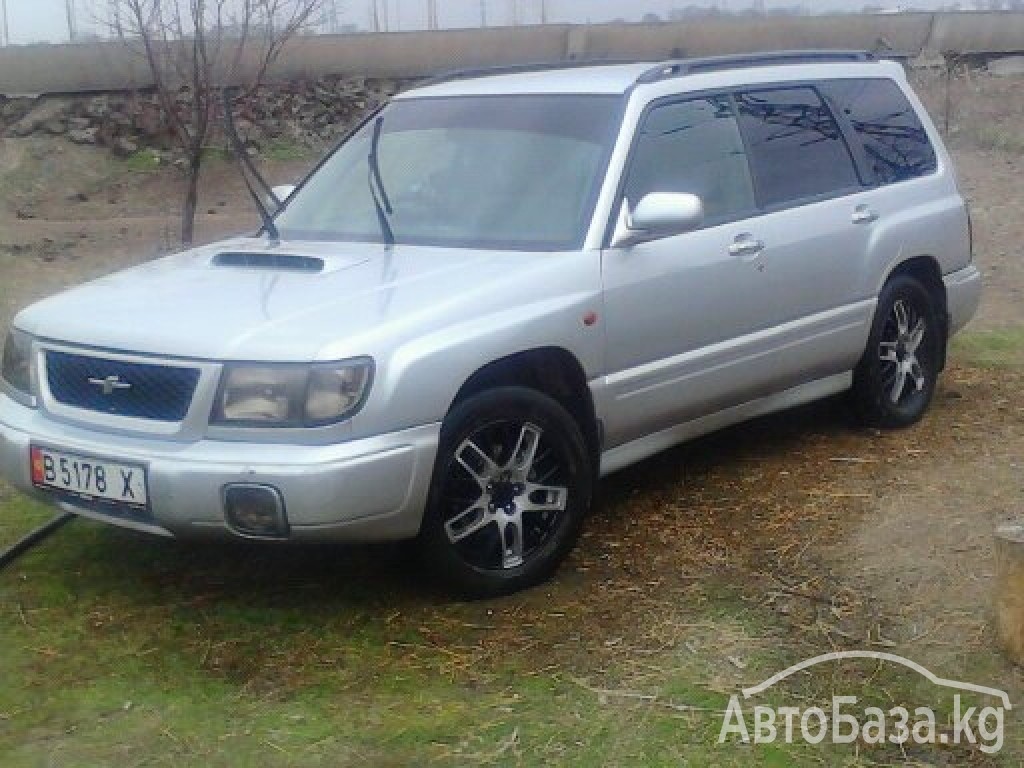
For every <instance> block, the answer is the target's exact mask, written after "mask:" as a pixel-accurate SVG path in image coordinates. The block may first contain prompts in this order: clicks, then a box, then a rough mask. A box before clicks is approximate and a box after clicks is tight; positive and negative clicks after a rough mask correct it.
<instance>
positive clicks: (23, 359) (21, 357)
mask: <svg viewBox="0 0 1024 768" xmlns="http://www.w3.org/2000/svg"><path fill="white" fill-rule="evenodd" d="M0 375H2V376H3V380H4V381H5V382H6V383H7V386H9V387H10V388H11V389H13V390H14V391H15V392H16V393H20V394H22V395H24V396H25V397H32V337H31V336H29V335H28V334H27V333H23V332H22V331H18V330H15V329H14V328H12V329H11V330H10V332H9V333H8V334H7V341H5V342H4V357H3V363H2V365H0Z"/></svg>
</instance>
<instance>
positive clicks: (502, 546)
mask: <svg viewBox="0 0 1024 768" xmlns="http://www.w3.org/2000/svg"><path fill="white" fill-rule="evenodd" d="M571 476H572V472H571V461H570V458H569V456H568V453H567V451H566V450H565V448H564V447H563V446H562V445H561V444H560V443H559V442H558V441H556V440H552V439H549V436H548V435H546V434H545V432H544V430H543V429H542V428H541V427H539V426H538V425H536V424H533V423H530V422H525V423H524V422H522V421H512V420H509V421H495V422H491V423H488V424H487V425H485V426H482V427H480V428H478V429H476V430H474V431H473V432H472V433H471V434H470V435H469V436H468V437H466V438H465V439H464V440H462V442H461V443H459V445H458V446H456V448H455V451H454V453H453V455H452V457H451V459H450V461H449V462H448V465H447V467H446V474H445V478H444V482H443V485H442V489H441V490H442V493H441V499H440V501H441V505H442V507H441V511H442V514H443V520H444V531H445V534H446V535H447V537H448V541H449V542H451V544H452V545H453V546H454V547H455V549H456V551H457V552H458V553H459V556H460V557H462V559H463V560H464V561H465V562H467V563H468V564H470V565H472V566H473V567H476V568H480V569H483V570H509V569H513V568H518V567H520V566H522V565H524V564H525V563H526V562H527V561H529V560H530V558H531V557H533V556H535V555H536V554H537V553H538V551H539V550H540V549H541V548H542V547H543V546H544V545H545V544H546V543H547V542H548V541H549V540H550V539H551V536H552V535H553V534H554V532H555V531H556V530H557V528H558V525H559V523H560V522H561V520H562V518H563V517H564V515H565V513H566V506H567V504H568V502H569V486H570V482H571Z"/></svg>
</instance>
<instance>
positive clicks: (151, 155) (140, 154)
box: [124, 149, 163, 173]
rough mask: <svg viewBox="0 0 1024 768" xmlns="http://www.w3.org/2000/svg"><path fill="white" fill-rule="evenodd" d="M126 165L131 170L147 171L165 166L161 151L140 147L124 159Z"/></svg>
mask: <svg viewBox="0 0 1024 768" xmlns="http://www.w3.org/2000/svg"><path fill="white" fill-rule="evenodd" d="M124 166H125V168H127V169H128V170H130V171H136V172H141V173H146V172H149V171H158V170H160V169H161V168H163V162H162V161H161V159H160V153H159V152H156V151H155V150H152V149H140V150H138V151H137V152H133V153H132V154H130V155H128V157H126V158H125V159H124Z"/></svg>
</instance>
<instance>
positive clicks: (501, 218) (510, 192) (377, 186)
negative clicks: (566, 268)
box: [276, 95, 622, 250]
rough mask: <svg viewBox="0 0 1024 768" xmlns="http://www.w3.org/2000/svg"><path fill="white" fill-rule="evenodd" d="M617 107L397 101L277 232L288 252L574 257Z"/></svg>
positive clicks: (320, 176)
mask: <svg viewBox="0 0 1024 768" xmlns="http://www.w3.org/2000/svg"><path fill="white" fill-rule="evenodd" d="M621 105H622V99H621V97H619V96H577V95H574V96H565V95H551V96H547V95H544V96H479V97H475V96H474V97H467V96H460V97H453V98H432V99H427V98H425V99H410V100H408V101H396V102H394V103H393V104H391V105H390V106H388V107H387V108H386V109H384V110H383V111H382V112H381V113H380V114H379V115H378V117H377V118H375V119H373V120H371V121H369V122H368V123H367V124H366V125H364V126H363V127H362V128H360V129H359V130H358V131H357V132H356V133H355V134H354V135H353V136H352V137H351V138H350V139H349V140H348V141H346V142H345V143H344V144H342V145H341V146H340V147H339V148H338V149H337V150H336V151H335V152H334V154H333V155H331V156H330V157H329V158H328V159H327V160H326V161H325V162H324V163H323V165H321V167H320V168H319V169H318V170H317V171H316V172H315V173H314V174H313V175H312V176H311V177H310V178H309V179H308V180H307V181H306V183H305V184H304V185H303V186H302V187H301V188H300V189H299V190H298V192H296V193H295V196H294V197H293V198H292V199H291V200H289V202H288V205H287V207H286V208H285V209H284V210H283V211H281V213H280V214H279V215H278V216H277V218H276V223H277V227H278V230H279V231H280V233H281V237H282V238H285V239H294V240H351V241H362V242H386V241H388V240H390V238H391V235H392V234H393V237H394V242H396V243H408V244H415V245H444V246H454V247H466V248H488V249H509V250H567V249H572V248H577V247H579V246H580V245H581V244H582V240H583V237H584V235H585V230H586V226H587V223H588V222H589V219H590V214H591V210H592V209H593V205H594V200H595V198H596V196H597V191H598V189H597V187H598V183H599V181H600V179H601V178H602V177H603V175H604V170H605V165H606V163H607V160H608V155H609V154H610V151H611V146H612V143H613V141H614V134H615V131H616V129H617V127H618V125H619V121H620V118H621V108H622V107H621ZM378 133H379V135H377V136H376V141H375V134H378ZM375 143H376V145H377V146H376V147H374V144H375ZM374 149H376V155H375V159H374V152H373V150H374ZM375 166H376V167H375ZM375 197H376V201H375ZM388 230H390V232H389V231H388Z"/></svg>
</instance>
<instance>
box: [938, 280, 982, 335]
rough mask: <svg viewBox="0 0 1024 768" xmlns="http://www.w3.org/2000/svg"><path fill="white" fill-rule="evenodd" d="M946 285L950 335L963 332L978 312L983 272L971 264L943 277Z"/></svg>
mask: <svg viewBox="0 0 1024 768" xmlns="http://www.w3.org/2000/svg"><path fill="white" fill-rule="evenodd" d="M942 281H943V282H944V283H945V284H946V311H947V312H948V313H949V335H950V336H952V335H953V334H954V333H957V332H958V331H959V330H961V329H962V328H963V327H964V326H965V325H967V323H969V322H970V320H971V318H972V317H974V314H975V313H976V312H977V311H978V305H979V304H980V303H981V272H980V271H979V270H978V268H977V267H976V266H974V265H973V264H971V265H970V266H968V267H964V268H963V269H958V270H957V271H956V272H950V273H949V274H947V275H943V277H942Z"/></svg>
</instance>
